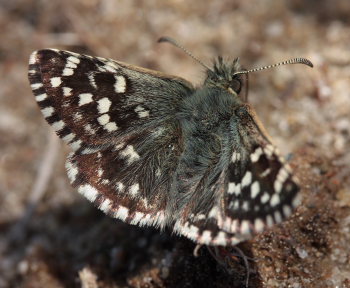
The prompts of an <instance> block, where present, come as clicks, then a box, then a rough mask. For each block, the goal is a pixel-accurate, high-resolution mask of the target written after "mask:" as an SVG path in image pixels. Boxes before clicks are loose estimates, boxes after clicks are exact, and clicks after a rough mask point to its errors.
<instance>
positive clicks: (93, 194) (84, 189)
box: [78, 184, 98, 202]
mask: <svg viewBox="0 0 350 288" xmlns="http://www.w3.org/2000/svg"><path fill="white" fill-rule="evenodd" d="M78 192H79V193H80V194H82V195H83V196H85V197H86V198H87V199H88V200H90V201H91V202H93V201H95V200H96V198H97V195H98V191H97V190H96V189H95V188H94V187H92V186H91V185H89V184H85V185H82V186H79V188H78Z"/></svg>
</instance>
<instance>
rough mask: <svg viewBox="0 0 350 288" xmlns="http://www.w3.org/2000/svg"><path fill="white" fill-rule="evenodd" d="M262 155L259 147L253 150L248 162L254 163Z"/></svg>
mask: <svg viewBox="0 0 350 288" xmlns="http://www.w3.org/2000/svg"><path fill="white" fill-rule="evenodd" d="M262 154H263V151H262V149H261V147H258V148H257V149H255V151H254V153H253V154H251V155H250V160H251V161H252V162H253V163H254V162H257V161H258V160H259V158H260V156H261V155H262Z"/></svg>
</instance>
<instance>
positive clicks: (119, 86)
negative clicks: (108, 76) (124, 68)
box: [114, 75, 126, 93]
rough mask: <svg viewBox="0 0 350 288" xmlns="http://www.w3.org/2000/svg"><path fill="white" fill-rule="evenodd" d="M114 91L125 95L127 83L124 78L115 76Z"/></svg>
mask: <svg viewBox="0 0 350 288" xmlns="http://www.w3.org/2000/svg"><path fill="white" fill-rule="evenodd" d="M115 80H116V82H115V84H114V90H115V92H117V93H124V92H125V88H126V82H125V78H124V76H120V75H118V76H115Z"/></svg>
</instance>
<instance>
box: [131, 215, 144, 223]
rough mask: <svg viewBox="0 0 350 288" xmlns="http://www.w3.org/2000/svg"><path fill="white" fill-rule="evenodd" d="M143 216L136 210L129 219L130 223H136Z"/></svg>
mask: <svg viewBox="0 0 350 288" xmlns="http://www.w3.org/2000/svg"><path fill="white" fill-rule="evenodd" d="M144 216H145V214H144V213H142V212H136V213H135V215H134V217H133V219H132V220H131V221H130V224H134V225H135V224H138V223H139V222H140V221H141V219H142V218H143V217H144Z"/></svg>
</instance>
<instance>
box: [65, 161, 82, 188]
mask: <svg viewBox="0 0 350 288" xmlns="http://www.w3.org/2000/svg"><path fill="white" fill-rule="evenodd" d="M66 170H67V174H68V178H69V180H70V182H71V183H73V182H74V181H75V179H76V178H77V175H78V172H79V171H78V167H77V166H76V165H75V164H73V163H72V162H71V161H70V160H67V162H66Z"/></svg>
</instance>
